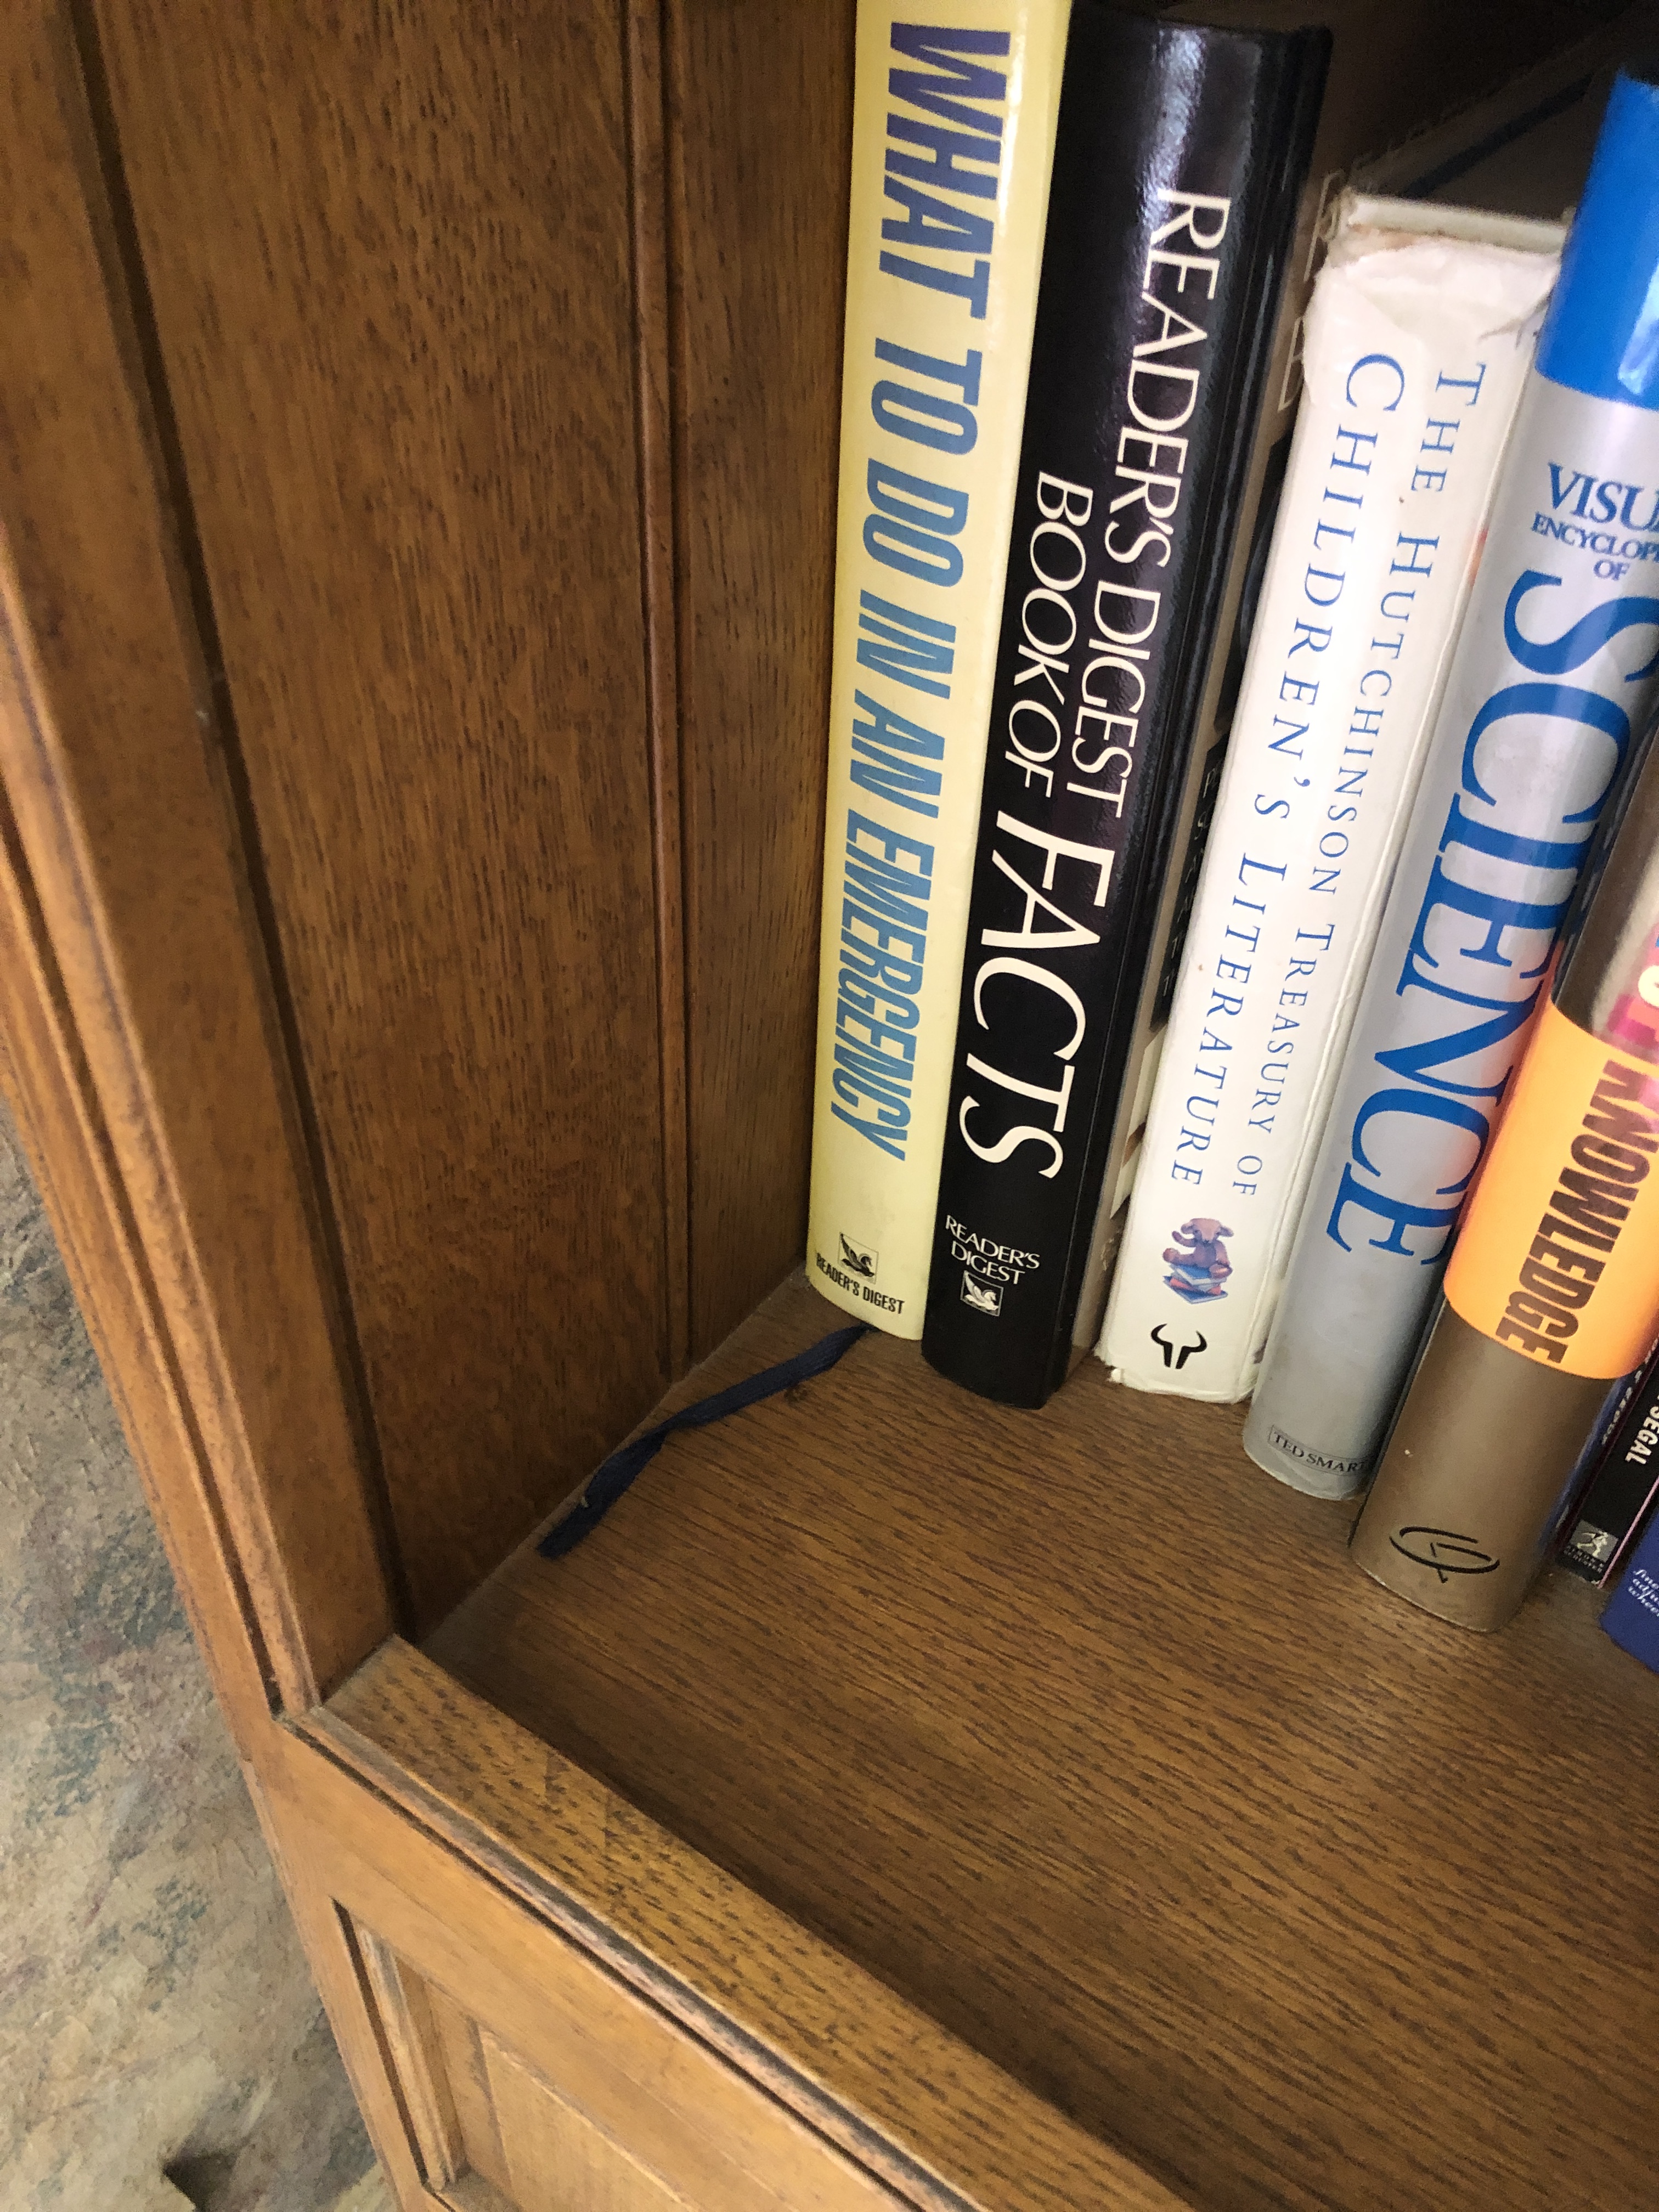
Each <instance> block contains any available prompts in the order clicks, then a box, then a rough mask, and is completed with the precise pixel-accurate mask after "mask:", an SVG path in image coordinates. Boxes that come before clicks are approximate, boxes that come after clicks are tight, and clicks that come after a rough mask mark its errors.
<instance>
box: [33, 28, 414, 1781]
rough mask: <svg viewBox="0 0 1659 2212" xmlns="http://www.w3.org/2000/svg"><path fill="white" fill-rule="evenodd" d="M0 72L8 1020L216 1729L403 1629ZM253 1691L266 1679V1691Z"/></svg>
mask: <svg viewBox="0 0 1659 2212" xmlns="http://www.w3.org/2000/svg"><path fill="white" fill-rule="evenodd" d="M7 29H8V37H7V40H6V42H5V54H4V59H3V64H0V100H3V121H0V192H3V195H4V201H5V206H6V244H5V247H4V260H5V269H6V279H7V281H6V285H5V299H6V311H5V313H4V315H3V317H0V392H3V394H4V406H3V410H0V421H3V427H0V536H3V538H4V541H5V552H4V556H3V558H0V569H3V572H4V573H3V576H0V597H3V600H4V618H3V624H0V629H3V638H0V661H3V665H0V695H3V696H0V783H3V787H4V800H3V804H0V815H3V816H4V817H5V820H6V823H7V825H8V828H7V860H6V868H5V873H6V875H7V877H8V879H9V897H10V900H11V909H10V912H11V921H10V925H9V928H8V929H7V930H6V937H7V944H6V955H5V967H6V974H5V977H4V979H3V995H4V998H5V1000H6V1001H7V1004H6V1006H4V1008H3V1009H0V1019H3V1020H4V1022H5V1024H6V1027H7V1030H8V1032H9V1038H10V1049H11V1056H12V1058H13V1061H14V1064H15V1070H16V1080H17V1084H18V1087H19V1090H20V1091H26V1092H27V1094H28V1097H27V1098H25V1099H23V1100H21V1103H22V1105H23V1109H24V1119H25V1123H26V1129H25V1137H26V1142H27V1144H28V1145H29V1148H30V1152H31V1156H32V1158H33V1163H34V1165H35V1168H36V1171H37V1173H38V1174H39V1176H40V1181H41V1184H42V1188H43V1191H44V1192H45V1194H46V1200H47V1204H48V1206H49V1207H50V1209H51V1212H52V1221H53V1225H54V1228H55V1229H56V1231H57V1232H58V1237H59V1238H60V1240H61V1241H62V1243H64V1247H65V1250H66V1254H67V1256H68V1257H69V1259H70V1265H71V1267H72V1269H73V1271H74V1274H75V1280H76V1291H77V1295H78V1296H79V1297H80V1298H81V1301H82V1306H83V1309H84V1310H86V1311H87V1312H88V1318H89V1320H90V1321H91V1322H92V1325H93V1328H94V1334H95V1337H96V1340H97V1341H98V1344H99V1348H100V1353H101V1354H102V1356H103V1358H104V1363H105V1371H106V1375H107V1376H109V1379H110V1383H111V1387H112V1390H113V1392H114V1395H115V1398H116V1401H117V1404H118V1407H120V1409H121V1413H122V1418H123V1420H124V1422H125V1425H126V1429H127V1433H128V1436H129V1438H130V1440H131V1443H132V1446H133V1450H134V1454H135V1456H136V1457H137V1461H138V1463H139V1466H140V1468H142V1469H143V1473H144V1476H145V1480H146V1482H147V1484H148V1486H149V1494H150V1497H151V1499H152V1502H153V1503H154V1504H155V1507H156V1511H157V1516H158V1519H159V1520H160V1522H161V1528H162V1533H163V1534H164V1535H165V1536H166V1537H167V1541H168V1545H169V1548H170V1551H171V1553H172V1556H173V1561H174V1565H175V1566H176V1567H177V1568H178V1570H179V1574H180V1578H181V1580H182V1581H183V1583H184V1584H185V1588H186V1590H187V1592H188V1593H189V1595H190V1600H191V1610H192V1617H193V1619H194V1620H195V1623H196V1626H197V1632H198V1634H200V1635H201V1636H202V1637H203V1639H204V1644H206V1646H207V1649H208V1653H209V1657H210V1663H212V1664H213V1665H214V1667H215V1680H216V1686H217V1687H218V1689H219V1691H220V1694H221V1696H222V1698H224V1699H226V1701H227V1705H228V1710H229V1712H230V1717H231V1723H232V1726H233V1728H234V1729H235V1731H236V1732H237V1734H238V1736H239V1738H240V1739H241V1740H243V1741H246V1735H247V1730H248V1729H249V1727H250V1725H251V1724H252V1720H253V1718H254V1717H256V1716H257V1715H258V1714H261V1713H264V1711H266V1710H267V1708H268V1704H269V1700H270V1697H271V1696H272V1694H273V1693H274V1694H275V1695H276V1697H277V1698H279V1699H281V1700H282V1701H283V1702H285V1703H287V1704H289V1705H292V1706H294V1707H295V1708H303V1707H304V1706H306V1705H309V1704H310V1703H311V1702H312V1701H313V1699H314V1698H315V1697H316V1696H317V1695H318V1694H319V1691H320V1690H326V1689H327V1688H328V1687H330V1686H331V1685H332V1684H333V1683H334V1682H335V1681H337V1680H338V1679H339V1678H340V1677H341V1676H342V1675H343V1674H345V1673H346V1672H348V1671H349V1668H352V1667H353V1666H355V1665H356V1663H357V1662H358V1661H359V1660H360V1659H361V1658H362V1657H363V1656H365V1655H366V1654H367V1653H368V1651H370V1650H373V1649H374V1645H375V1644H378V1643H379V1642H380V1638H382V1637H383V1636H384V1635H385V1634H386V1632H387V1630H388V1629H389V1627H390V1626H391V1625H392V1620H393V1619H394V1618H395V1613H394V1607H393V1595H392V1587H391V1579H390V1577H388V1576H387V1575H386V1572H385V1571H384V1561H383V1555H382V1551H381V1547H380V1541H379V1532H378V1530H377V1526H376V1512H375V1508H376V1500H375V1498H374V1492H373V1487H372V1483H371V1480H370V1476H369V1472H368V1468H367V1466H366V1463H365V1460H364V1455H363V1453H362V1449H361V1443H362V1431H361V1429H360V1427H359V1425H358V1423H357V1419H356V1407H354V1405H353V1402H352V1399H351V1394H350V1389H349V1383H348V1380H347V1377H346V1373H345V1369H344V1364H343V1361H342V1360H341V1359H340V1358H339V1357H338V1352H337V1322H338V1314H337V1310H336V1309H335V1308H334V1306H333V1304H332V1302H331V1296H330V1285H329V1280H328V1274H327V1269H326V1266H325V1262H324V1260H323V1258H322V1255H321V1254H320V1251H319V1245H318V1243H317V1240H316V1237H315V1234H314V1231H315V1225H316V1219H317V1207H316V1193H315V1191H314V1189H313V1188H312V1187H311V1185H310V1182H309V1168H308V1164H307V1158H306V1154H305V1150H304V1146H303V1144H302V1142H301V1138H300V1134H299V1131H298V1127H297V1125H296V1119H295V1110H294V1098H293V1095H292V1091H291V1089H290V1086H289V1078H288V1071H287V1066H286V1062H285V1058H284V1055H283V1049H282V1044H281V1040H280V1036H279V1035H278V1029H277V1024H276V1018H275V1012H274V1006H273V1001H272V994H271V991H270V978H269V975H268V973H267V971H266V969H265V966H264V957H263V951H262V948H261V945H260V942H259V939H258V932H257V930H256V928H255V927H254V925H253V921H252V906H251V895H250V885H249V883H248V879H247V875H246V869H245V866H244V864H243V855H242V853H241V850H240V842H239V839H238V836H237V831H236V826H235V822H234V813H233V810H232V806H231V803H230V799H229V795H228V789H227V782H226V776H225V763H224V755H223V751H222V735H223V731H222V725H221V723H220V720H219V717H218V712H217V704H216V698H215V695H214V690H213V687H212V684H211V682H210V671H209V669H208V667H207V665H205V660H204V650H203V644H202V640H201V637H200V635H199V632H198V630H197V625H196V623H195V620H194V617H193V611H192V609H191V603H190V596H189V592H188V587H187V583H186V580H185V575H184V573H183V571H184V562H183V557H182V551H181V544H180V532H179V516H178V514H177V513H176V510H175V508H174V507H173V501H172V498H171V492H170V486H169V483H168V477H167V464H166V459H165V455H164V453H163V451H162V447H161V441H160V439H159V437H158V434H157V422H156V417H155V406H154V400H155V393H154V392H153V389H152V386H151V383H150V380H149V374H148V364H147V362H146V361H145V358H144V353H143V343H142V337H141V332H140V329H139V326H138V322H137V316H136V313H135V301H134V300H133V298H132V295H131V270H130V268H129V266H128V264H127V263H126V261H125V258H124V256H123V252H122V250H121V240H120V235H119V230H118V214H119V210H118V208H117V207H116V206H114V205H113V204H112V201H111V199H110V197H109V196H108V194H107V193H106V179H105V175H104V173H103V169H102V166H101V164H100V149H99V148H98V146H97V143H96V141H95V132H94V122H93V116H92V112H91V110H90V107H89V105H88V96H87V89H86V87H85V85H84V83H83V82H82V77H81V75H80V70H79V66H78V63H77V60H76V53H75V51H74V48H73V46H72V44H71V42H70V40H69V38H68V36H67V33H66V27H65V17H64V14H63V12H62V11H61V10H59V9H57V8H56V7H50V6H46V5H37V4H34V0H29V4H27V5H24V6H21V7H19V8H15V9H12V10H10V11H9V16H8V24H7ZM262 1677H263V1678H264V1679H263V1680H261V1678H262Z"/></svg>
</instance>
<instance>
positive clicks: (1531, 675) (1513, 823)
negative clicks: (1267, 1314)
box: [1244, 368, 1659, 1497]
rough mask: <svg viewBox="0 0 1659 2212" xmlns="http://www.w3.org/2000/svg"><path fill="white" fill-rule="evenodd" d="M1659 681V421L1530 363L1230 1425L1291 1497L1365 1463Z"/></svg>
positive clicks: (1340, 1489) (1326, 1488)
mask: <svg viewBox="0 0 1659 2212" xmlns="http://www.w3.org/2000/svg"><path fill="white" fill-rule="evenodd" d="M1656 669H1659V415H1656V413H1655V412H1654V410H1653V409H1652V408H1651V406H1650V405H1649V404H1624V403H1622V402H1620V401H1619V400H1616V399H1609V398H1595V397H1592V396H1589V395H1588V394H1587V393H1586V392H1583V391H1582V390H1578V389H1575V388H1572V387H1571V386H1565V385H1564V384H1561V383H1558V382H1556V381H1553V380H1552V379H1551V378H1550V377H1548V376H1547V375H1545V374H1542V373H1541V369H1540V368H1534V371H1533V373H1532V375H1531V378H1530V380H1529V383H1528V391H1527V393H1526V395H1525V398H1523V400H1522V408H1521V413H1520V417H1519V420H1518V421H1517V423H1516V432H1515V436H1514V440H1513V442H1512V444H1511V446H1510V453H1509V456H1508V459H1507V460H1506V462H1505V466H1504V481H1503V483H1502V485H1501V487H1500V489H1499V492H1498V499H1497V501H1496V504H1495V507H1494V510H1493V515H1492V526H1491V528H1490V531H1489V532H1488V536H1487V541H1486V550H1485V553H1484V555H1483V557H1482V561H1481V565H1480V572H1479V574H1478V575H1477V577H1476V580H1475V585H1474V592H1473V594H1472V597H1471V599H1470V604H1469V609H1468V614H1467V616H1466V617H1465V620H1464V624H1463V629H1462V634H1461V636H1460V639H1459V643H1458V648H1457V652H1456V655H1455V659H1454V662H1453V665H1452V671H1451V674H1450V677H1449V680H1448V684H1447V688H1446V692H1445V695H1444V698H1443V703H1442V708H1441V712H1440V715H1439V717H1438V720H1437V723H1436V727H1435V734H1434V738H1433V740H1432V742H1431V748H1430V754H1429V759H1428V763H1427V765H1426V767H1425V773H1424V780H1423V782H1422V785H1421V787H1420V788H1419V796H1418V800H1417V804H1416V806H1415V808H1414V809H1413V815H1412V819H1411V823H1410V827H1409V829H1407V834H1406V839H1405V842H1404V845H1403V847H1402V849H1401V860H1400V865H1399V867H1398V869H1397V871H1396V873H1395V880H1394V884H1393V888H1392V890H1391V892H1390V894H1389V902H1388V905H1387V908H1386V909H1385V911H1384V915H1383V926H1382V928H1381V931H1380V933H1379V935H1378V940H1377V951H1376V958H1375V960H1374V962H1373V963H1372V967H1371V970H1370V975H1369V977H1368V979H1367V981H1366V987H1365V990H1364V996H1363V998H1362V1000H1361V1002H1360V1007H1359V1012H1358V1017H1357V1018H1356V1021H1355V1024H1354V1030H1353V1036H1352V1042H1351V1044H1350V1046H1349V1050H1348V1054H1347V1057H1346V1060H1345V1061H1344V1063H1343V1069H1342V1073H1341V1076H1340V1079H1339V1081H1338V1085H1337V1089H1336V1095H1335V1098H1334V1104H1333V1109H1332V1113H1331V1118H1330V1121H1329V1124H1328V1127H1327V1131H1326V1136H1325V1140H1324V1143H1323V1145H1322V1147H1321V1151H1320V1155H1319V1159H1318V1162H1317V1164H1316V1168H1315V1170H1314V1175H1313V1177H1312V1180H1311V1183H1310V1190H1309V1196H1308V1200H1307V1203H1306V1206H1305V1207H1304V1212H1303V1216H1302V1219H1301V1223H1300V1225H1299V1228H1298V1230H1297V1238H1296V1243H1295V1248H1294V1250H1293V1253H1292V1256H1291V1266H1290V1269H1289V1272H1288V1274H1287V1277H1286V1280H1285V1291H1284V1295H1283V1297H1282V1298H1281V1300H1280V1303H1279V1311H1278V1316H1277V1318H1276V1320H1275V1322H1274V1324H1273V1330H1272V1333H1271V1334H1270V1336H1269V1338H1268V1342H1267V1354H1266V1358H1265V1359H1264V1361H1263V1364H1262V1371H1261V1381H1260V1383H1258V1385H1257V1389H1256V1393H1255V1402H1254V1404H1253V1406H1252V1407H1251V1411H1250V1416H1249V1421H1248V1423H1247V1425H1246V1427H1245V1431H1244V1444H1245V1449H1246V1450H1247V1451H1249V1454H1250V1456H1251V1457H1252V1458H1253V1459H1254V1460H1255V1462H1257V1464H1258V1465H1259V1466H1261V1467H1263V1468H1266V1469H1267V1472H1268V1473H1269V1474H1274V1475H1277V1476H1279V1478H1280V1480H1284V1481H1286V1482H1289V1483H1291V1484H1292V1485H1293V1486H1295V1487H1297V1489H1300V1490H1306V1491H1311V1492H1315V1493H1316V1494H1317V1495H1320V1496H1325V1497H1344V1496H1346V1495H1347V1494H1348V1493H1350V1492H1352V1491H1354V1490H1357V1489H1358V1487H1359V1486H1361V1484H1362V1483H1363V1482H1364V1480H1365V1478H1366V1477H1367V1475H1368V1474H1370V1470H1371V1468H1372V1467H1373V1466H1374V1465H1375V1463H1376V1455H1377V1453H1378V1450H1379V1449H1380V1447H1381V1445H1382V1443H1383V1437H1384V1433H1385V1431H1386V1429H1387V1426H1388V1423H1389V1418H1390V1416H1391V1414H1392V1413H1393V1410H1394V1407H1395V1403H1396V1401H1397V1400H1398V1398H1399V1395H1400V1393H1401V1389H1402V1387H1403V1385H1404V1383H1405V1381H1406V1376H1407V1370H1408V1368H1409V1366H1410V1364H1411V1360H1412V1356H1413V1352H1414V1351H1415V1349H1416V1346H1417V1343H1418V1340H1419V1336H1420V1334H1421V1333H1422V1329H1423V1327H1424V1324H1425V1321H1426V1319H1427V1317H1428V1313H1429V1308H1430V1305H1431V1301H1432V1299H1433V1297H1434V1294H1435V1291H1436V1289H1437V1285H1438V1283H1439V1280H1440V1276H1441V1273H1442V1270H1443V1266H1444V1262H1445V1260H1446V1257H1447V1255H1448V1251H1449V1245H1450V1241H1451V1237H1452V1233H1453V1231H1454V1228H1455V1224H1456V1221H1457V1217H1458V1214H1459V1212H1460V1209H1461V1208H1462V1205H1463V1202H1464V1200H1465V1199H1466V1197H1467V1196H1468V1192H1469V1189H1470V1188H1471V1186H1472V1184H1473V1182H1474V1176H1475V1172H1476V1170H1477V1169H1478V1168H1479V1166H1480V1162H1481V1159H1482V1158H1483V1156H1484V1154H1485V1152H1486V1145H1487V1141H1488V1139H1489V1138H1490V1136H1491V1134H1492V1129H1493V1127H1494V1126H1495V1124H1496V1121H1497V1119H1498V1114H1499V1112H1500V1110H1501V1109H1502V1107H1503V1104H1504V1097H1505V1095H1506V1093H1507V1091H1508V1087H1509V1083H1510V1075H1511V1073H1512V1072H1513V1070H1514V1068H1515V1066H1516V1064H1517V1062H1518V1060H1519V1059H1520V1057H1521V1054H1522V1048H1523V1046H1524V1043H1525V1039H1526V1033H1527V1028H1528V1023H1529V1021H1530V1019H1531V1018H1532V1015H1533V1012H1534V1009H1535V1007H1536V1006H1538V1004H1539V1003H1540V1000H1541V997H1542V995H1543V994H1544V992H1545V991H1546V989H1547V978H1548V970H1549V966H1550V960H1551V955H1552V952H1553V947H1554V944H1555V939H1556V935H1557V933H1558V931H1559V927H1560V925H1561V922H1562V920H1563V918H1564V917H1565V914H1566V910H1567V905H1568V902H1569V901H1570V900H1571V896H1572V892H1573V887H1574V885H1575V884H1576V883H1577V877H1578V869H1579V865H1580V862H1581V860H1583V855H1584V853H1585V851H1586V849H1587V848H1588V844H1589V838H1590V836H1591V833H1592V831H1593V830H1594V829H1595V823H1596V819H1597V817H1598V816H1599V814H1600V812H1601V807H1602V805H1603V804H1604V802H1605V801H1606V799H1607V796H1608V794H1609V793H1610V792H1611V790H1612V788H1613V784H1614V781H1615V779H1616V777H1617V775H1618V774H1619V771H1620V767H1621V765H1622V763H1623V762H1624V760H1625V758H1626V755H1627V753H1628V751H1629V750H1630V746H1631V742H1632V732H1634V731H1636V730H1638V729H1639V727H1640V726H1641V725H1642V722H1643V720H1644V717H1645V714H1646V711H1647V709H1648V708H1649V705H1650V701H1651V698H1652V696H1653V693H1654V691H1655V689H1656Z"/></svg>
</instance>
